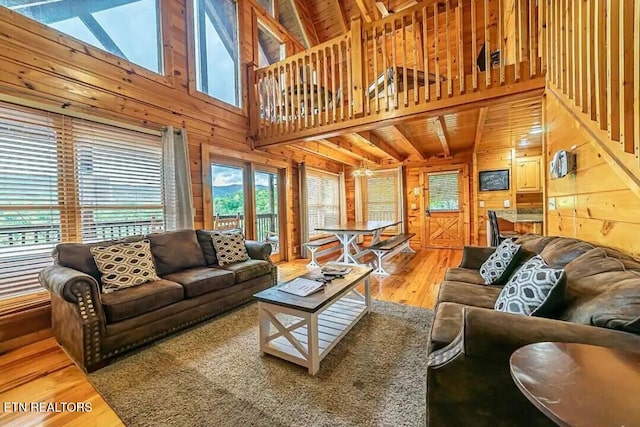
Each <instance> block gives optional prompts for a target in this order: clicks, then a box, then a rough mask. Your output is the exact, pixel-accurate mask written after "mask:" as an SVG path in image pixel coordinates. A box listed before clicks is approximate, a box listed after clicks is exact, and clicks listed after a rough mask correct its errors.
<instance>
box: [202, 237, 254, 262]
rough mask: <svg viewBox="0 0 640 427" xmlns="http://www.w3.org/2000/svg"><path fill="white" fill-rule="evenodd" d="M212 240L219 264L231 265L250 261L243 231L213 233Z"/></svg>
mask: <svg viewBox="0 0 640 427" xmlns="http://www.w3.org/2000/svg"><path fill="white" fill-rule="evenodd" d="M211 240H212V241H213V247H214V248H215V249H216V257H217V258H218V264H220V265H231V264H235V263H238V262H243V261H246V260H248V259H249V255H248V254H247V248H246V247H245V245H244V235H243V234H242V231H213V232H212V233H211Z"/></svg>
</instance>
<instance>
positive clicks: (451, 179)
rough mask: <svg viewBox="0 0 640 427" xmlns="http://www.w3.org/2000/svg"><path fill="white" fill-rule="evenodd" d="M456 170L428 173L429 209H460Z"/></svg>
mask: <svg viewBox="0 0 640 427" xmlns="http://www.w3.org/2000/svg"><path fill="white" fill-rule="evenodd" d="M458 175H459V174H458V172H457V171H456V172H445V173H437V174H429V175H428V180H429V210H430V211H431V212H437V211H457V210H459V209H460V185H459V177H458Z"/></svg>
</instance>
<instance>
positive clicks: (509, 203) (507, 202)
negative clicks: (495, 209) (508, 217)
mask: <svg viewBox="0 0 640 427" xmlns="http://www.w3.org/2000/svg"><path fill="white" fill-rule="evenodd" d="M502 206H504V207H505V208H510V207H511V201H510V200H505V201H504V203H503V204H502Z"/></svg>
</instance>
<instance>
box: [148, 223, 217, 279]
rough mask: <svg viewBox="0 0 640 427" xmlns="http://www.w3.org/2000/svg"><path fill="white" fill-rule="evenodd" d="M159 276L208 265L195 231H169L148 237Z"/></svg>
mask: <svg viewBox="0 0 640 427" xmlns="http://www.w3.org/2000/svg"><path fill="white" fill-rule="evenodd" d="M147 238H148V239H149V241H150V242H151V253H152V254H153V258H154V260H155V262H156V271H157V272H158V275H160V276H162V277H164V276H166V275H167V274H171V273H175V272H176V271H182V270H186V269H188V268H194V267H204V266H206V265H207V263H206V261H205V259H204V254H203V253H202V248H201V247H200V244H198V238H197V237H196V232H195V230H179V231H169V232H165V233H154V234H149V236H147Z"/></svg>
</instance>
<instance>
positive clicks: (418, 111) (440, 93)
mask: <svg viewBox="0 0 640 427" xmlns="http://www.w3.org/2000/svg"><path fill="white" fill-rule="evenodd" d="M543 17H544V12H543V11H542V10H540V9H539V7H538V6H537V5H536V2H534V1H531V2H527V7H524V8H520V7H513V8H512V9H509V10H505V8H504V6H503V4H502V2H490V1H488V0H484V1H483V0H459V1H456V0H447V1H440V2H426V3H421V4H418V5H417V6H415V7H412V8H410V9H406V10H404V11H402V12H399V13H394V14H391V15H389V16H387V17H386V18H383V19H381V20H378V21H374V22H371V23H366V24H363V23H362V22H361V21H360V20H359V19H356V20H353V21H351V28H350V30H349V31H347V32H346V34H344V35H343V36H340V37H337V38H334V39H332V40H329V41H327V42H324V43H321V44H319V45H317V46H314V47H313V48H311V49H308V50H306V51H304V52H301V53H298V54H295V55H293V56H290V57H288V58H287V59H285V60H283V61H280V62H277V63H274V64H272V65H270V66H268V67H264V68H260V69H258V70H256V71H255V72H254V73H253V79H252V80H253V81H254V82H255V84H254V86H253V91H252V92H251V93H250V102H251V123H252V129H251V132H252V135H253V138H254V140H255V146H256V147H265V146H269V145H275V144H283V143H291V142H297V141H301V140H314V139H318V138H322V137H327V136H333V135H337V134H341V133H345V132H359V131H363V130H367V129H371V128H375V127H378V126H380V125H381V124H382V125H384V124H393V123H394V122H398V121H402V120H404V119H407V118H410V117H416V116H420V115H434V116H435V115H438V114H441V113H442V110H446V109H452V108H457V107H460V106H462V105H464V104H471V105H478V104H479V103H487V102H490V100H492V99H497V98H503V97H505V96H513V95H518V94H525V95H526V96H531V94H532V92H540V93H541V92H542V91H543V90H544V87H545V81H544V73H545V69H546V67H545V64H544V62H543V60H542V58H543V54H544V52H543V50H544V37H545V33H544V23H543V22H544V19H543ZM487 64H490V65H489V66H487ZM381 122H382V123H381Z"/></svg>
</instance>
